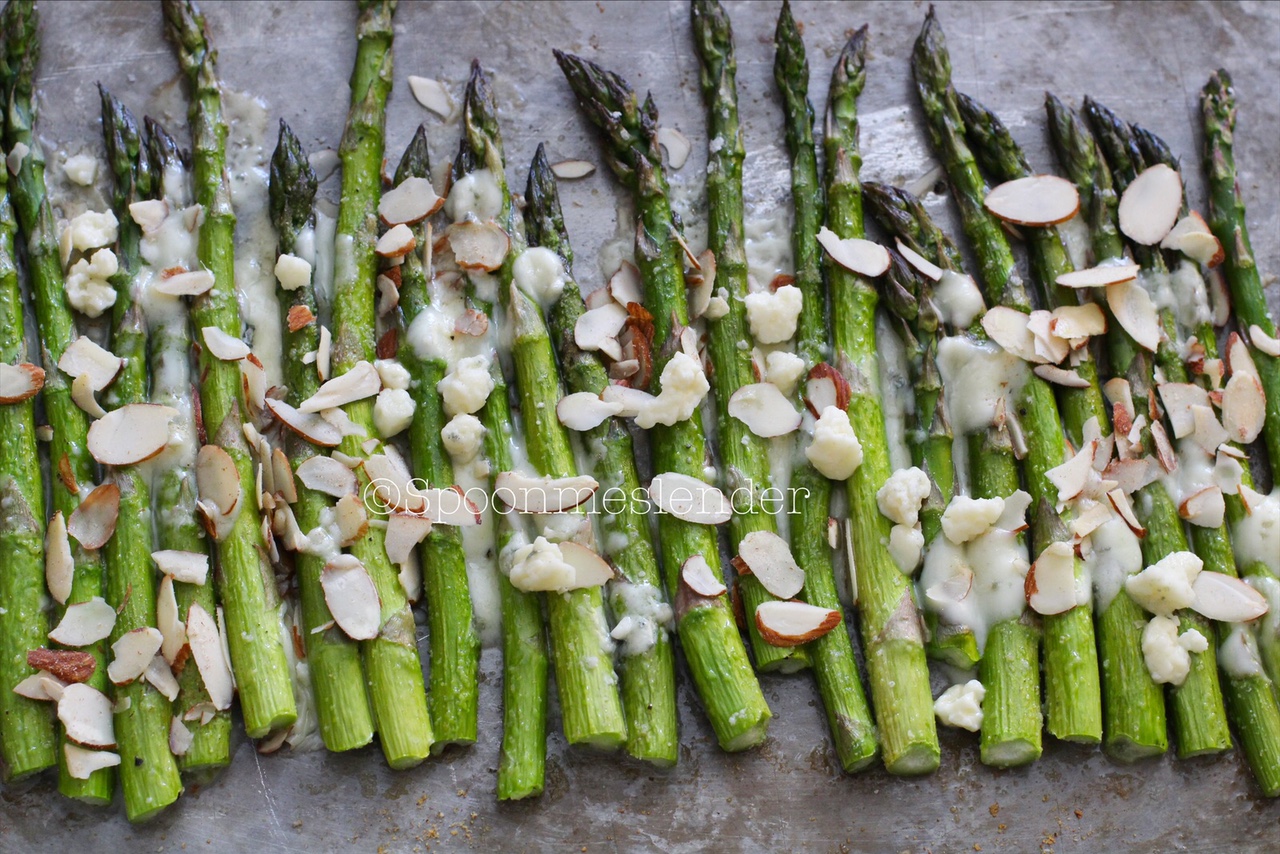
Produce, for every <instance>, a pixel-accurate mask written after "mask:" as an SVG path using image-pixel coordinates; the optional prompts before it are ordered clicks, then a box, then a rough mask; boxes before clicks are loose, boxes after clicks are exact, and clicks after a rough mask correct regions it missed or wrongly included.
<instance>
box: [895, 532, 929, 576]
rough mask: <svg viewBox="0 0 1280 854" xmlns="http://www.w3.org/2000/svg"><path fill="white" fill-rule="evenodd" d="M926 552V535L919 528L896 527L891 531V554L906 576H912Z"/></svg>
mask: <svg viewBox="0 0 1280 854" xmlns="http://www.w3.org/2000/svg"><path fill="white" fill-rule="evenodd" d="M923 552H924V533H923V532H922V531H921V530H920V528H919V527H916V526H911V525H894V526H893V527H892V528H891V529H890V530H889V554H890V555H892V556H893V561H894V563H896V564H897V565H898V569H900V570H902V572H903V574H904V575H911V574H912V573H913V572H915V571H916V567H917V566H919V565H920V556H921V554H923Z"/></svg>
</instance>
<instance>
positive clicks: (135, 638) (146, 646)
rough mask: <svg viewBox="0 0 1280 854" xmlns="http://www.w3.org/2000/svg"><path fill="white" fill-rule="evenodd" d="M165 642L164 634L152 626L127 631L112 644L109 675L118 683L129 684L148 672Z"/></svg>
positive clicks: (108, 667) (108, 668) (108, 666)
mask: <svg viewBox="0 0 1280 854" xmlns="http://www.w3.org/2000/svg"><path fill="white" fill-rule="evenodd" d="M163 643H164V635H162V634H160V630H159V629H155V628H152V627H151V626H144V627H143V628H140V629H134V630H132V631H129V632H125V634H124V635H122V636H121V637H120V639H119V640H118V641H116V642H115V643H113V644H112V645H111V656H112V657H111V663H110V664H108V665H107V677H108V678H109V679H110V680H111V681H112V682H113V683H115V684H116V685H127V684H129V683H130V682H132V681H133V680H135V679H137V678H138V677H139V676H141V675H142V674H143V673H144V672H146V669H147V666H148V665H150V664H151V659H152V658H154V657H155V655H156V653H158V652H159V651H160V646H161V645H162V644H163Z"/></svg>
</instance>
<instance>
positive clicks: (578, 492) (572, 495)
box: [493, 471, 600, 513]
mask: <svg viewBox="0 0 1280 854" xmlns="http://www.w3.org/2000/svg"><path fill="white" fill-rule="evenodd" d="M599 487H600V484H599V482H598V481H596V479H595V478H593V477H588V476H586V475H579V476H577V477H561V478H555V477H530V476H528V475H525V474H521V473H520V472H514V471H504V472H502V473H501V474H499V475H498V476H497V478H495V479H494V482H493V495H494V497H495V498H497V499H499V500H501V501H502V503H503V504H505V505H507V506H508V507H510V508H511V509H512V510H515V511H516V512H517V513H562V512H564V511H565V510H571V509H573V508H574V507H577V506H578V505H580V504H582V503H583V502H585V501H588V500H589V499H590V498H591V496H592V495H594V494H595V491H596V490H597V489H598V488H599Z"/></svg>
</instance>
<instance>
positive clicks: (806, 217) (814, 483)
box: [717, 0, 950, 772]
mask: <svg viewBox="0 0 1280 854" xmlns="http://www.w3.org/2000/svg"><path fill="white" fill-rule="evenodd" d="M774 43H775V45H776V47H777V53H776V55H775V57H774V64H773V77H774V80H775V81H776V83H777V85H778V90H779V91H780V92H781V93H782V101H783V107H784V111H785V114H786V139H787V149H788V151H789V152H790V154H791V197H792V200H793V201H794V204H795V226H794V228H793V229H792V235H791V243H792V248H793V252H794V254H795V259H796V265H795V267H796V277H795V278H796V280H795V285H796V287H798V288H799V289H800V292H801V293H802V294H803V297H804V302H803V304H802V307H801V310H800V319H799V322H798V324H797V328H796V350H797V351H798V352H799V354H800V356H801V358H803V359H804V364H805V368H806V369H811V368H813V367H814V366H815V365H817V364H818V363H820V362H821V361H822V360H823V358H824V356H825V352H824V351H825V350H826V347H827V344H826V341H827V310H826V294H825V292H824V287H823V278H822V267H821V263H822V259H821V257H820V255H819V250H818V243H817V234H818V228H819V227H820V225H821V223H822V216H823V204H822V187H821V185H820V184H819V183H818V162H817V160H818V158H817V149H816V147H815V146H814V141H813V120H814V117H813V105H812V104H810V103H809V62H808V60H807V59H806V58H805V49H804V40H803V38H802V37H801V35H800V28H799V27H798V26H797V25H796V21H795V18H794V17H792V15H791V4H790V3H788V2H786V0H784V2H783V4H782V13H781V14H780V15H779V16H778V26H777V29H776V31H775V34H774ZM724 319H725V318H722V319H721V320H720V321H717V322H718V323H719V322H723V320H724ZM949 452H950V446H948V453H949ZM791 487H792V488H793V489H794V490H795V493H794V494H796V495H804V496H805V499H804V500H803V501H801V502H799V504H798V505H797V506H796V507H795V510H794V512H793V514H792V518H791V548H792V553H793V554H794V556H795V558H796V562H797V563H798V564H799V565H800V568H801V569H803V570H804V573H805V586H804V597H805V600H806V601H808V602H810V603H812V604H814V605H818V606H820V607H823V608H831V609H834V610H841V605H840V599H839V597H838V596H837V594H836V586H835V568H834V566H833V562H832V557H831V546H830V544H829V541H828V537H827V524H828V518H829V516H828V514H829V512H830V506H831V481H830V480H828V479H827V478H826V477H824V476H823V475H822V474H821V473H819V472H818V470H817V469H815V468H814V467H813V465H812V464H810V463H809V462H808V461H807V459H806V460H805V461H804V462H801V463H799V464H797V465H796V466H795V468H794V469H793V470H792V472H791ZM809 658H810V660H811V661H812V663H813V675H814V678H815V679H816V680H817V682H818V693H819V694H821V696H822V703H823V706H824V708H825V709H826V712H827V725H828V726H829V727H830V729H831V738H832V740H833V741H834V742H835V748H836V755H837V756H838V757H839V758H840V765H841V767H842V768H844V769H845V770H846V771H849V772H853V771H857V770H858V769H860V768H862V767H865V766H866V765H867V764H868V763H870V762H871V761H872V760H873V759H874V758H875V755H876V752H877V750H878V745H877V741H876V733H875V724H874V722H873V720H872V717H871V710H870V709H869V708H868V706H867V699H866V696H865V694H864V692H863V688H862V680H861V677H860V675H859V674H858V663H857V660H856V658H855V657H854V651H853V643H852V641H851V640H850V638H849V633H848V632H847V631H844V630H843V629H837V630H835V631H831V632H828V633H827V634H825V635H823V636H822V637H821V638H819V639H818V640H816V641H814V642H813V643H811V644H809Z"/></svg>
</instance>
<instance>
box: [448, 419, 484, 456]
mask: <svg viewBox="0 0 1280 854" xmlns="http://www.w3.org/2000/svg"><path fill="white" fill-rule="evenodd" d="M440 441H441V442H443V443H444V449H445V451H446V452H447V453H448V454H449V456H450V457H451V458H452V459H453V461H454V462H455V463H458V464H459V465H461V464H465V463H469V462H471V461H472V460H474V459H475V458H476V455H477V454H479V453H480V448H481V447H483V445H484V425H483V424H481V423H480V419H479V418H476V417H475V416H474V415H455V416H453V418H451V419H450V420H449V423H448V424H446V425H444V428H443V429H442V430H441V431H440Z"/></svg>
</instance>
